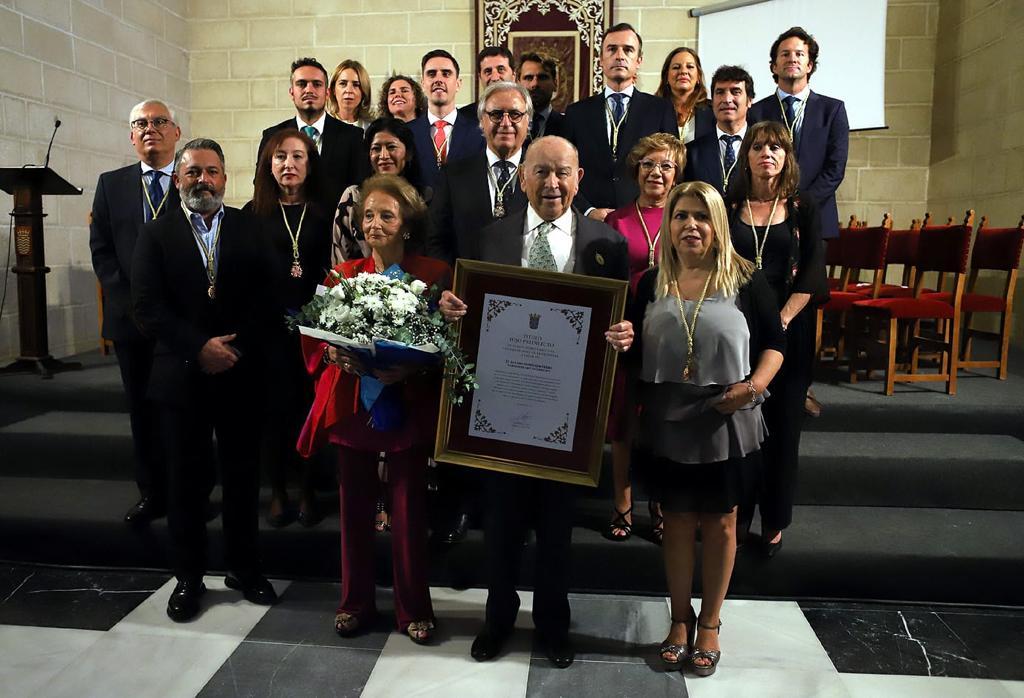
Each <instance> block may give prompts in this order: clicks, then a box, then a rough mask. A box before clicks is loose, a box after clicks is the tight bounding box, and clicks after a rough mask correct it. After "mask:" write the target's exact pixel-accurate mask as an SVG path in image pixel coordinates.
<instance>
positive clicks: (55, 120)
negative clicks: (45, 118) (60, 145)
mask: <svg viewBox="0 0 1024 698" xmlns="http://www.w3.org/2000/svg"><path fill="white" fill-rule="evenodd" d="M59 128H60V118H59V117H56V116H55V117H53V133H52V134H50V145H48V146H46V161H45V162H44V163H43V168H44V169H45V168H47V167H49V166H50V150H52V149H53V139H54V138H56V137H57V129H59Z"/></svg>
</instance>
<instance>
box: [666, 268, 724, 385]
mask: <svg viewBox="0 0 1024 698" xmlns="http://www.w3.org/2000/svg"><path fill="white" fill-rule="evenodd" d="M714 275H715V273H714V272H709V273H708V278H707V281H705V282H704V289H703V290H702V291H701V292H700V298H698V299H697V303H696V304H695V305H694V306H693V319H692V320H690V321H687V320H686V308H685V307H684V306H683V292H682V291H681V290H680V289H679V280H678V279H676V280H675V281H673V282H672V283H673V284H675V287H676V303H677V304H678V305H679V317H680V318H681V319H682V321H683V329H685V330H686V365H685V366H683V380H684V381H688V380H691V379H692V380H697V360H696V357H695V356H694V352H693V338H694V336H695V334H696V332H697V316H698V315H700V308H701V306H702V305H704V299H706V298H707V296H708V288H710V286H711V277H713V276H714Z"/></svg>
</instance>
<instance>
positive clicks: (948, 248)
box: [917, 225, 971, 274]
mask: <svg viewBox="0 0 1024 698" xmlns="http://www.w3.org/2000/svg"><path fill="white" fill-rule="evenodd" d="M970 249H971V226H970V225H948V226H947V225H943V226H935V227H931V228H923V229H922V230H921V232H920V239H919V240H918V244H917V269H918V272H919V273H920V272H926V271H937V272H940V273H945V272H952V273H954V274H966V273H967V256H968V253H969V252H970Z"/></svg>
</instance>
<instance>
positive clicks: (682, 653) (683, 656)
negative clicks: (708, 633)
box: [658, 608, 697, 671]
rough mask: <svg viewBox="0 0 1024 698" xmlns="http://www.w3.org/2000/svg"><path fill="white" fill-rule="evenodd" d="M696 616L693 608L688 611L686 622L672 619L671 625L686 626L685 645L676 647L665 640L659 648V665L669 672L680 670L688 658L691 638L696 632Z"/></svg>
mask: <svg viewBox="0 0 1024 698" xmlns="http://www.w3.org/2000/svg"><path fill="white" fill-rule="evenodd" d="M696 621H697V614H696V613H695V612H694V610H693V608H691V609H690V618H689V619H688V620H676V619H675V618H673V619H672V625H673V626H675V625H679V624H686V625H687V630H686V643H685V644H682V645H677V644H674V643H671V642H669V641H668V639H667V638H666V639H665V642H663V643H662V645H661V648H660V649H659V650H658V654H659V655H660V656H661V663H662V664H664V665H665V668H666V669H669V670H670V671H676V670H681V669H682V668H683V666H684V665H685V664H686V660H687V659H689V658H690V648H691V647H693V636H694V633H695V632H696V631H697V625H696Z"/></svg>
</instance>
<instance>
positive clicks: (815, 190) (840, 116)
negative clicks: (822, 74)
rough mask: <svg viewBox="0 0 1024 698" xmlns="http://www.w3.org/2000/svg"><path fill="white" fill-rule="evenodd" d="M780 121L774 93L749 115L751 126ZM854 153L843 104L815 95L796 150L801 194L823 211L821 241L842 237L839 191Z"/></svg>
mask: <svg viewBox="0 0 1024 698" xmlns="http://www.w3.org/2000/svg"><path fill="white" fill-rule="evenodd" d="M758 121H779V122H784V120H783V118H782V109H781V108H780V106H779V100H778V98H777V96H776V93H775V91H774V90H772V94H771V96H770V97H765V98H764V99H762V100H760V101H759V102H757V103H756V104H755V105H754V106H752V107H751V108H750V112H749V113H748V115H747V122H748V123H751V124H753V123H755V122H758ZM849 153H850V121H849V119H848V118H847V116H846V105H845V104H843V102H842V100H839V99H834V98H832V97H826V96H825V95H821V94H818V93H817V92H813V91H812V92H811V95H810V97H808V98H807V106H806V107H804V116H803V125H802V126H801V127H800V138H799V143H798V144H797V149H796V161H797V163H798V164H799V165H800V193H801V194H803V195H804V196H810V197H813V198H814V200H815V202H816V203H817V204H818V208H819V209H820V211H821V237H822V238H824V239H828V238H836V237H839V207H838V206H837V205H836V190H837V189H839V185H840V184H842V183H843V178H844V177H845V176H846V159H847V156H848V155H849Z"/></svg>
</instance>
